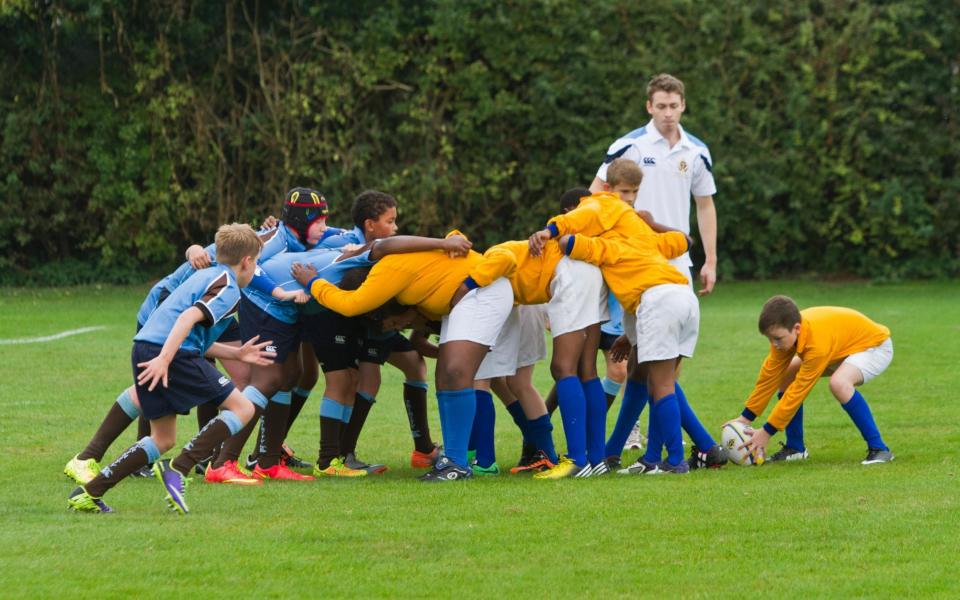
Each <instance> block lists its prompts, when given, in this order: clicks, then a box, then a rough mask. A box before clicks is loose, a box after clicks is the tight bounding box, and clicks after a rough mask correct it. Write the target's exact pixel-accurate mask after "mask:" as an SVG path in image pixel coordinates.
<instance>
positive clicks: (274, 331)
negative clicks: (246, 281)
mask: <svg viewBox="0 0 960 600" xmlns="http://www.w3.org/2000/svg"><path fill="white" fill-rule="evenodd" d="M369 254H370V251H369V249H365V250H364V251H363V252H359V253H357V252H354V253H352V255H346V254H343V253H342V252H341V251H340V250H334V249H316V250H309V251H307V252H293V253H291V252H287V253H283V254H278V255H276V256H274V257H273V258H271V259H269V260H267V261H266V262H264V263H262V264H261V265H260V268H259V269H260V271H262V275H258V277H267V278H269V279H271V280H272V281H276V282H278V283H279V286H278V287H280V288H281V289H284V290H286V291H288V292H299V293H300V294H303V293H305V291H304V288H303V287H302V286H301V285H300V284H299V283H297V282H296V280H294V279H293V277H292V276H291V275H290V270H291V268H292V266H293V264H294V263H295V262H299V263H305V264H309V265H311V266H312V267H313V268H315V269H316V270H317V271H318V272H319V273H320V275H319V276H320V277H322V278H324V279H325V280H327V281H330V282H331V283H339V282H340V280H341V279H342V277H343V274H344V273H345V272H346V271H348V270H349V269H352V268H357V267H365V266H370V265H372V264H373V261H372V260H370V258H369ZM337 259H341V260H337ZM314 306H316V304H315V303H314ZM241 312H242V314H243V317H242V321H243V323H244V326H243V330H244V335H245V336H252V335H261V336H265V337H269V338H270V339H272V340H273V349H274V350H275V352H276V358H275V362H274V363H273V364H271V365H267V366H263V367H255V368H254V369H253V370H252V372H251V382H250V385H249V386H247V388H245V389H244V394H245V395H247V396H248V398H249V399H250V400H251V401H252V402H254V403H255V404H256V405H257V406H258V407H259V408H260V409H262V410H263V419H262V425H261V435H260V438H259V440H258V444H257V446H258V449H257V450H258V452H257V464H256V466H255V468H254V470H253V477H254V478H256V479H283V480H295V481H306V480H310V479H313V478H312V477H309V476H303V475H300V474H298V473H296V472H294V471H292V470H291V469H289V468H288V467H287V465H286V464H284V463H283V462H282V461H281V460H280V454H281V448H282V445H283V441H284V439H285V437H286V434H287V430H288V420H289V414H290V397H291V389H292V388H293V386H294V384H295V383H296V381H297V377H298V376H299V361H300V359H299V357H298V354H297V350H298V349H299V346H300V343H301V341H302V338H303V320H302V319H301V314H300V313H301V307H300V306H299V305H297V304H295V303H293V302H290V301H278V300H277V299H276V298H274V297H273V296H272V295H268V294H266V293H264V292H263V291H262V290H261V289H256V288H254V287H253V286H250V287H248V288H246V289H244V290H243V297H242V299H241ZM337 377H338V375H336V374H334V375H332V377H331V375H329V374H328V376H327V385H328V387H329V386H330V384H331V379H333V380H334V381H335V380H336V379H337ZM351 383H352V380H351ZM268 398H269V401H268ZM259 412H260V411H259V410H258V414H259ZM254 423H255V420H254V421H251V422H250V423H249V425H248V426H247V427H245V428H244V429H243V431H240V432H238V433H237V434H236V435H235V436H233V437H231V439H230V440H228V442H227V443H226V444H224V448H223V450H221V452H220V455H219V456H218V457H217V460H216V462H215V463H214V464H213V466H212V468H210V469H208V471H207V473H206V477H205V478H206V481H207V482H209V483H241V482H243V478H242V477H241V476H240V475H242V473H240V474H238V473H237V471H238V469H239V467H238V465H237V460H238V458H239V456H240V452H241V451H242V449H243V446H244V444H245V443H246V441H247V438H248V437H249V435H250V433H251V432H252V431H253V427H254Z"/></svg>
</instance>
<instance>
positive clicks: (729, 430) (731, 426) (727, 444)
mask: <svg viewBox="0 0 960 600" xmlns="http://www.w3.org/2000/svg"><path fill="white" fill-rule="evenodd" d="M748 431H749V432H752V431H753V429H751V427H750V426H749V425H744V424H743V423H741V422H740V421H731V422H730V423H726V424H725V425H724V426H723V429H721V430H720V443H721V444H723V447H724V448H725V449H726V450H727V458H729V459H730V462H733V463H736V464H738V465H743V466H749V465H754V464H756V462H757V461H756V459H755V458H754V456H753V454H752V453H751V452H748V451H747V449H746V448H740V446H741V445H742V444H744V443H745V442H748V441H749V440H750V435H749V434H748V433H747V432H748Z"/></svg>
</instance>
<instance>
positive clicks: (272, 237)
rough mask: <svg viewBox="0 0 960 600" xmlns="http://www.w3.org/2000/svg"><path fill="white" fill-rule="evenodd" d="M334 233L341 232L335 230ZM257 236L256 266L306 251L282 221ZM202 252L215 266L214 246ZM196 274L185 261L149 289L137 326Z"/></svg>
mask: <svg viewBox="0 0 960 600" xmlns="http://www.w3.org/2000/svg"><path fill="white" fill-rule="evenodd" d="M335 231H342V230H340V229H336V230H335ZM257 235H258V236H259V237H260V241H261V242H263V250H261V251H260V258H259V259H258V260H257V263H258V264H263V263H264V262H265V261H267V260H268V259H270V258H271V257H273V256H275V255H277V254H279V253H281V252H303V251H304V250H305V249H306V248H305V247H304V245H303V243H302V242H301V241H300V240H299V239H297V237H296V236H295V235H293V233H291V231H290V229H289V228H288V227H286V226H284V224H283V221H281V222H280V223H279V225H278V226H277V227H274V228H272V229H262V230H260V231H258V232H257ZM203 250H204V252H206V253H207V254H209V255H210V261H211V266H217V246H216V244H210V245H209V246H207V247H206V248H204V249H203ZM196 272H197V270H196V269H194V268H193V267H192V266H190V262H189V261H185V262H184V263H183V264H182V265H180V266H179V267H177V269H176V270H175V271H174V272H173V273H170V274H169V275H167V276H166V277H164V278H163V279H161V280H160V281H158V282H157V283H156V284H155V285H154V286H153V287H152V288H150V292H149V293H147V297H146V298H144V300H143V303H142V304H140V309H139V310H138V311H137V325H139V326H141V327H142V326H143V324H144V323H146V322H147V317H149V316H150V314H151V313H152V312H153V311H154V310H155V309H156V308H157V305H158V304H160V302H162V301H163V299H164V298H166V297H167V296H169V295H170V294H171V293H172V292H173V290H175V289H177V288H178V287H179V286H180V285H181V284H182V283H183V282H184V281H186V280H187V279H189V278H190V276H191V275H193V274H194V273H196Z"/></svg>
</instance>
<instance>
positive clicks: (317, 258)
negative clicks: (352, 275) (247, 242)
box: [243, 248, 374, 324]
mask: <svg viewBox="0 0 960 600" xmlns="http://www.w3.org/2000/svg"><path fill="white" fill-rule="evenodd" d="M341 256H342V253H341V252H340V250H336V249H331V248H317V249H315V250H308V251H307V252H285V253H283V254H279V255H277V256H274V257H273V258H271V259H270V260H268V261H266V262H264V263H262V264H261V265H260V269H262V270H263V272H264V274H265V275H266V276H267V277H269V278H270V279H272V280H273V281H274V282H275V283H276V284H277V286H279V287H281V288H283V289H284V290H286V291H293V290H303V291H305V292H307V293H308V294H309V293H310V290H308V289H307V288H305V287H303V286H301V285H300V284H299V283H297V280H296V279H294V278H293V275H291V274H290V270H291V269H292V268H293V263H297V262H298V263H301V264H304V265H310V266H312V267H313V268H315V269H316V270H317V276H318V277H320V278H322V279H325V280H326V281H329V282H330V283H332V284H334V285H336V284H338V283H340V280H341V279H343V275H344V273H346V272H347V271H348V270H350V269H353V268H354V267H369V266H372V265H373V263H374V261H372V260H370V251H369V250H367V251H366V252H364V253H362V254H358V255H356V256H352V257H350V258H346V259H343V260H338V259H339V258H340V257H341ZM243 294H244V296H246V298H247V299H248V300H250V301H251V302H253V303H254V304H255V305H256V306H257V307H258V308H260V309H261V310H263V311H264V312H266V313H267V314H268V315H270V316H271V317H273V318H274V319H277V320H279V321H283V322H284V323H291V324H293V323H296V322H297V316H298V313H299V310H300V307H301V306H302V305H298V304H295V303H293V302H281V301H280V300H277V299H276V298H274V297H273V296H271V295H270V294H269V293H267V292H265V291H262V290H259V289H255V288H253V287H246V288H244V289H243ZM309 304H315V301H313V300H311V301H310V303H309ZM309 304H308V305H304V306H309ZM313 308H316V307H313Z"/></svg>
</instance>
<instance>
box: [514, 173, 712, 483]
mask: <svg viewBox="0 0 960 600" xmlns="http://www.w3.org/2000/svg"><path fill="white" fill-rule="evenodd" d="M607 179H608V181H607V183H606V184H604V189H605V190H608V191H606V192H601V193H596V194H594V195H592V196H590V197H587V198H584V199H582V200H581V202H580V204H579V205H578V206H577V208H576V209H574V210H572V211H570V212H568V213H566V214H565V215H561V216H559V217H555V218H554V219H552V220H551V221H550V223H549V224H548V227H547V229H544V230H542V231H539V232H537V233H535V234H533V236H531V238H530V246H531V251H534V250H535V249H536V248H537V247H538V246H539V245H541V244H543V243H544V241H545V240H547V239H551V238H554V237H556V236H557V235H561V234H565V233H578V234H583V235H588V236H600V237H602V238H605V239H610V240H617V241H619V242H621V243H638V242H637V241H638V240H644V239H647V238H649V236H651V235H654V233H655V231H654V230H655V229H656V230H657V231H662V230H664V229H665V228H663V227H662V226H660V225H658V224H656V223H650V224H648V222H647V218H649V215H647V216H646V217H643V218H642V217H641V216H640V215H638V213H637V212H635V211H634V210H633V208H632V206H630V205H629V203H630V202H632V200H633V198H634V197H635V196H636V193H637V189H638V188H639V185H640V181H641V179H642V172H641V171H640V168H639V167H638V166H637V165H636V164H635V163H633V162H632V161H629V160H625V159H619V160H615V161H613V162H612V163H611V164H610V167H609V170H608V177H607ZM681 254H682V253H681ZM661 258H662V257H661ZM604 276H605V277H606V269H604ZM683 281H687V279H686V277H685V276H684V279H683ZM607 283H608V285H609V284H610V282H609V281H608V282H607ZM687 283H688V285H689V282H688V281H687ZM615 295H616V294H615ZM688 300H689V298H686V296H684V298H683V301H684V302H687V301H688ZM698 310H699V309H698ZM629 318H632V315H631V316H629ZM625 320H626V318H625ZM698 322H699V317H697V323H698ZM625 329H626V326H625ZM695 342H696V334H695V333H694V336H693V345H695ZM648 343H650V341H649V340H644V344H648ZM689 351H690V352H692V351H693V346H691V347H689ZM632 362H633V364H632V365H631V366H630V379H629V380H628V382H627V389H626V390H625V391H624V403H623V405H622V406H621V410H620V415H619V416H618V418H617V425H616V426H615V427H614V430H613V434H612V435H611V438H610V440H609V441H608V442H607V445H606V448H605V449H604V454H605V455H607V457H608V461H607V462H608V466H610V465H612V466H618V465H619V456H620V453H621V451H622V448H623V445H624V443H625V441H626V439H627V436H628V435H629V434H630V431H631V429H632V428H633V425H634V423H635V422H636V419H637V417H639V415H640V413H641V412H642V410H643V408H644V407H645V406H646V404H647V397H648V395H649V391H650V386H649V385H648V383H649V382H648V376H647V368H646V367H645V368H644V369H642V370H639V371H638V369H637V368H636V367H637V366H638V365H639V363H638V362H637V361H632ZM640 362H643V361H640ZM677 364H678V363H677ZM673 380H674V388H675V389H674V394H675V395H676V402H677V406H678V407H679V410H680V415H681V423H682V427H683V429H684V430H686V431H687V433H689V434H690V437H691V438H692V439H693V440H694V443H695V444H696V446H697V448H698V449H699V448H704V449H706V450H705V451H704V452H699V451H698V452H695V453H694V457H695V458H696V459H697V462H698V465H697V466H701V465H700V464H699V463H700V461H701V458H702V463H703V466H720V465H722V464H724V463H725V462H726V458H725V456H723V453H722V448H721V447H720V446H719V445H718V444H716V442H715V441H714V440H713V438H712V437H711V436H710V434H709V433H708V432H707V431H706V429H705V428H704V427H703V425H702V424H701V423H700V421H699V419H698V418H697V416H696V414H695V413H694V412H693V409H692V408H690V405H689V403H688V402H687V399H686V396H685V395H684V394H683V390H682V389H681V388H680V386H679V384H676V376H675V375H674V377H673ZM651 416H652V415H651ZM680 443H681V445H682V439H681V440H680ZM659 453H660V445H659V444H653V448H651V449H650V452H649V456H650V457H654V456H656V457H657V460H658V461H659ZM674 466H676V465H674Z"/></svg>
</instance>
